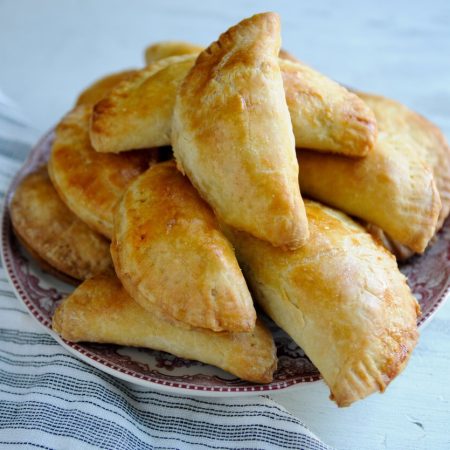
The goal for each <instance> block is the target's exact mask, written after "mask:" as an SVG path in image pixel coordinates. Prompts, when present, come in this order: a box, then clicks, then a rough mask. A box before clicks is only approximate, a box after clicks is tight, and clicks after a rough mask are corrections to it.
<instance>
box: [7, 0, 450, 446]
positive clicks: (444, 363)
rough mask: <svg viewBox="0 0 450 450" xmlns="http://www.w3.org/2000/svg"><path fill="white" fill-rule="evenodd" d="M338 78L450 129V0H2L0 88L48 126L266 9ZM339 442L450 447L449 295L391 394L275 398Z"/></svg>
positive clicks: (287, 37) (293, 45) (314, 393)
mask: <svg viewBox="0 0 450 450" xmlns="http://www.w3.org/2000/svg"><path fill="white" fill-rule="evenodd" d="M264 10H274V11H277V12H279V13H280V14H281V16H282V21H283V46H284V47H285V48H286V49H288V50H289V51H291V52H293V53H294V54H295V55H297V56H298V57H299V58H300V59H302V60H303V61H305V62H307V63H309V64H311V65H312V66H313V67H315V68H317V69H319V70H321V71H322V72H323V73H325V74H327V75H328V76H330V77H332V78H334V79H337V80H339V81H341V82H343V83H345V84H347V85H351V86H354V87H357V88H359V89H361V90H367V91H371V92H377V93H381V94H384V95H387V96H390V97H393V98H395V99H397V100H400V101H402V102H404V103H405V104H407V105H408V106H410V107H411V108H413V109H415V110H417V111H419V112H420V113H422V114H424V115H425V116H427V117H429V118H430V119H431V120H433V121H434V122H435V123H437V124H438V125H439V126H440V127H442V129H443V130H444V131H445V132H446V134H447V136H448V137H450V1H448V0H440V1H431V0H428V1H427V2H420V1H412V0H410V1H378V2H372V3H371V4H369V2H361V1H356V0H355V1H345V2H332V1H331V0H330V1H321V0H316V1H314V2H308V3H307V2H301V1H298V2H295V1H290V2H288V1H278V2H275V1H272V2H270V1H259V2H257V1H253V0H252V1H249V0H247V1H237V0H227V1H221V2H220V1H216V0H209V1H204V2H203V1H196V2H195V1H192V0H190V1H181V0H179V1H161V2H156V1H143V0H140V1H137V0H133V1H127V2H125V1H124V2H120V1H118V0H115V1H106V0H97V1H95V2H94V1H87V0H81V1H75V0H69V1H67V0H66V1H60V0H40V1H37V0H35V1H33V0H29V1H24V0H19V1H18V0H0V89H2V90H3V91H4V92H5V93H6V94H7V95H8V96H10V97H11V98H12V99H14V100H15V101H16V102H17V103H18V104H19V106H20V107H21V108H22V110H23V112H24V113H25V114H26V115H27V116H28V118H29V120H30V122H31V123H32V124H34V126H35V127H36V129H37V131H38V132H44V131H45V130H46V129H48V128H49V127H51V126H52V125H53V124H55V123H56V122H57V121H58V120H59V118H60V117H61V115H62V114H63V113H65V112H66V111H67V110H68V109H69V108H70V107H71V105H72V104H73V102H74V99H75V97H76V95H77V94H78V93H79V92H80V90H81V89H82V88H83V87H84V86H86V85H87V84H89V83H90V82H91V81H93V80H94V79H95V78H96V77H98V76H101V75H102V74H105V73H107V72H111V71H115V70H119V69H122V68H125V67H138V66H140V65H142V64H143V57H142V55H143V50H144V48H145V46H146V45H147V44H149V43H151V42H152V41H157V40H162V39H173V40H177V39H178V40H190V41H193V42H197V43H201V44H208V43H209V42H211V41H212V40H215V38H216V37H217V36H218V35H219V33H221V32H222V31H224V30H225V29H226V28H227V27H229V26H230V25H232V24H234V23H235V22H237V21H239V20H240V19H242V18H244V17H246V16H249V15H251V14H253V13H256V12H261V11H264ZM273 398H274V399H275V400H277V401H278V402H280V403H281V404H283V405H284V406H285V407H286V408H288V409H289V410H290V411H291V412H292V413H293V414H295V415H297V416H298V417H300V418H301V419H302V420H303V421H304V422H306V423H307V424H308V425H309V426H310V428H311V429H312V430H313V431H314V432H316V433H317V434H318V435H319V436H320V437H321V438H322V439H323V440H324V441H325V442H326V443H328V444H331V445H333V446H336V447H337V448H340V449H384V448H387V449H402V450H404V449H443V448H450V404H449V401H450V302H449V303H448V304H447V305H445V306H444V307H443V308H442V309H441V310H440V311H439V312H438V314H437V315H436V316H435V318H434V320H433V322H432V323H431V324H430V325H429V326H428V327H427V328H426V329H425V330H424V331H423V333H422V336H421V339H420V343H419V345H418V347H417V349H416V351H415V352H414V355H413V357H412V359H411V362H410V364H409V366H408V367H407V369H406V370H405V372H404V373H403V374H402V375H401V376H400V377H399V378H398V379H397V380H395V381H394V382H393V383H392V385H391V386H390V387H389V389H388V390H387V392H386V393H385V394H383V395H373V396H372V397H370V398H368V399H366V400H364V401H361V402H359V403H357V404H355V405H353V406H351V407H350V408H347V409H338V408H337V407H336V406H335V405H334V404H333V403H332V402H331V401H330V400H328V390H327V388H326V387H325V386H324V385H323V384H322V383H316V384H313V385H309V386H307V387H298V388H292V389H289V390H286V391H284V392H280V393H275V394H273Z"/></svg>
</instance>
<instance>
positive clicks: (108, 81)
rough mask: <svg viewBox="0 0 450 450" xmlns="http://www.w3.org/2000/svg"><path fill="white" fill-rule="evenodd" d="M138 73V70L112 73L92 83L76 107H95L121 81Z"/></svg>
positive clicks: (80, 97)
mask: <svg viewBox="0 0 450 450" xmlns="http://www.w3.org/2000/svg"><path fill="white" fill-rule="evenodd" d="M134 73H136V70H124V71H122V72H117V73H112V74H111V75H106V76H105V77H103V78H100V79H99V80H97V81H95V82H94V83H92V84H91V85H90V86H88V87H87V88H86V89H85V90H84V91H83V92H82V93H81V94H80V95H79V97H78V99H77V102H76V106H78V105H92V106H94V105H95V104H96V103H97V102H99V101H100V100H101V99H102V98H103V97H105V96H106V95H107V94H109V93H110V92H111V90H112V88H113V87H114V86H116V85H117V84H118V83H119V82H120V81H123V80H126V79H127V78H128V77H129V76H130V75H133V74H134Z"/></svg>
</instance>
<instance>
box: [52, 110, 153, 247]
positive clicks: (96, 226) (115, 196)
mask: <svg viewBox="0 0 450 450" xmlns="http://www.w3.org/2000/svg"><path fill="white" fill-rule="evenodd" d="M90 116H91V106H90V105H80V106H78V107H76V108H75V109H74V110H72V111H71V112H69V113H68V114H67V115H66V116H65V117H64V118H63V120H62V121H61V122H60V124H59V125H58V127H57V128H56V133H55V140H54V142H53V146H52V151H51V155H50V160H49V174H50V177H51V179H52V182H53V185H54V186H55V188H56V190H57V191H58V193H59V195H60V196H61V198H62V199H63V200H64V202H65V203H66V205H67V206H68V207H69V208H70V209H71V210H72V211H73V212H74V213H75V214H76V215H77V216H79V217H80V218H81V219H82V220H83V221H84V222H86V223H87V224H88V225H89V226H90V227H91V228H92V229H93V230H95V231H97V232H99V233H101V234H103V235H104V236H106V237H108V238H111V237H112V234H113V222H114V210H115V207H116V206H117V203H118V201H119V200H120V198H121V197H122V194H123V192H124V191H125V189H126V188H127V186H128V185H129V183H130V182H131V181H132V180H133V179H134V178H136V177H137V176H138V175H139V174H141V173H142V172H144V171H145V170H146V169H147V168H148V167H149V165H150V164H152V163H153V162H154V161H155V160H156V159H157V157H158V152H157V150H156V149H151V150H145V151H137V152H128V153H126V154H123V155H113V154H101V153H97V152H96V151H95V150H94V149H93V148H92V146H91V144H90V141H89V119H90Z"/></svg>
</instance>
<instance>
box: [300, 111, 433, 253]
mask: <svg viewBox="0 0 450 450" xmlns="http://www.w3.org/2000/svg"><path fill="white" fill-rule="evenodd" d="M377 119H378V122H379V124H380V125H379V126H380V129H382V130H383V131H381V132H380V133H379V135H378V140H377V143H376V144H375V147H374V148H373V150H372V151H371V152H369V154H368V155H367V156H366V157H365V158H360V159H354V158H346V157H344V156H339V155H325V154H319V153H317V152H313V151H309V150H298V152H297V155H298V158H299V163H300V167H301V172H300V187H301V190H302V192H303V193H304V194H305V195H307V196H309V197H311V198H313V199H316V200H320V201H322V202H323V203H326V204H328V205H331V206H334V207H335V208H338V209H340V210H342V211H344V212H346V213H348V214H351V215H353V216H356V217H359V218H360V219H363V220H365V221H367V222H369V223H371V224H374V225H376V226H378V227H380V228H381V229H382V230H383V231H385V232H386V233H387V234H388V235H389V236H390V237H391V238H392V239H394V240H396V241H398V242H399V243H400V244H402V245H405V246H407V247H409V248H410V249H411V250H413V251H415V252H417V253H421V252H423V251H424V250H425V248H426V246H427V244H428V242H429V241H430V239H431V237H432V236H433V235H434V232H435V229H436V224H437V221H438V217H439V213H440V210H441V201H440V198H439V193H438V191H437V188H436V184H435V181H434V177H433V172H432V170H431V168H430V167H429V166H428V165H427V164H426V163H425V162H424V161H423V160H422V158H421V157H420V155H419V154H418V147H417V145H415V144H414V143H413V142H412V141H411V139H410V137H409V135H408V133H405V132H404V131H402V132H400V133H397V132H396V131H395V129H384V128H382V127H383V125H381V124H383V123H384V120H386V119H384V118H383V115H380V116H379V117H377Z"/></svg>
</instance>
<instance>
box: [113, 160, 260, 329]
mask: <svg viewBox="0 0 450 450" xmlns="http://www.w3.org/2000/svg"><path fill="white" fill-rule="evenodd" d="M111 248H112V250H111V251H112V253H113V257H114V265H115V268H116V272H117V275H118V277H119V278H120V280H121V281H122V283H123V285H124V287H125V288H126V289H127V290H128V292H129V293H130V295H131V296H132V297H133V298H134V299H135V300H136V301H138V302H140V303H141V305H142V306H143V307H144V308H146V309H148V310H149V311H152V310H154V309H155V308H158V309H159V310H161V311H163V312H164V313H165V314H166V315H168V316H170V317H172V318H173V319H175V320H178V321H181V322H184V323H186V324H188V325H190V326H194V327H200V328H207V329H211V330H214V331H225V330H226V331H249V330H251V329H253V327H254V324H255V319H256V313H255V310H254V307H253V301H252V299H251V296H250V293H249V292H248V289H247V285H246V283H245V280H244V277H243V275H242V273H241V270H240V268H239V266H238V263H237V261H236V258H235V255H234V251H233V249H232V247H231V245H230V244H229V242H228V241H227V240H226V239H225V237H224V236H223V234H222V232H221V231H220V230H219V225H218V224H217V221H216V218H215V217H214V214H213V212H212V211H211V209H210V208H209V206H208V205H207V204H206V203H205V202H204V201H203V200H202V199H201V198H200V196H199V195H198V193H197V192H196V191H195V189H194V188H193V187H192V185H191V184H190V183H189V180H188V179H187V178H186V177H184V176H183V175H182V174H181V173H180V172H178V171H177V169H176V167H175V163H174V162H173V161H172V162H167V163H161V164H156V165H155V166H153V167H152V168H150V170H148V171H147V172H145V173H144V174H143V175H141V176H140V177H139V178H138V179H137V180H136V181H135V182H133V183H132V184H131V186H130V187H129V188H128V189H127V191H126V192H125V194H124V196H123V198H122V201H121V202H120V205H119V207H118V209H117V212H116V215H115V228H114V239H113V242H112V246H111Z"/></svg>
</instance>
